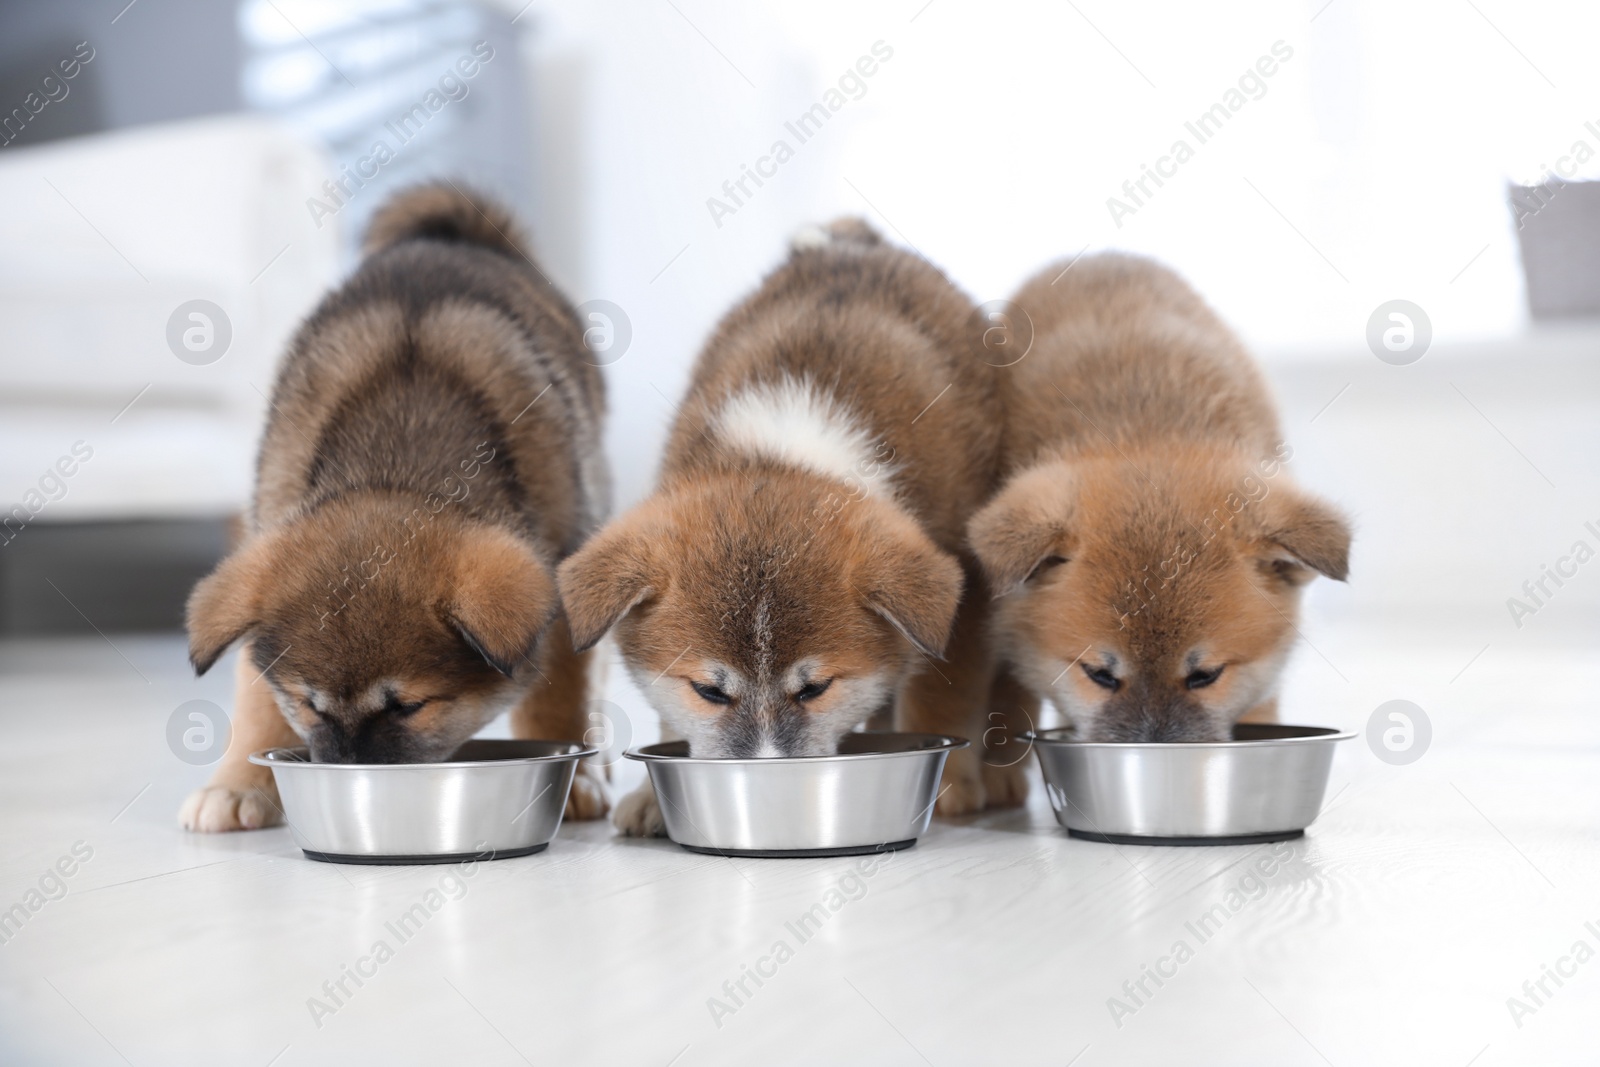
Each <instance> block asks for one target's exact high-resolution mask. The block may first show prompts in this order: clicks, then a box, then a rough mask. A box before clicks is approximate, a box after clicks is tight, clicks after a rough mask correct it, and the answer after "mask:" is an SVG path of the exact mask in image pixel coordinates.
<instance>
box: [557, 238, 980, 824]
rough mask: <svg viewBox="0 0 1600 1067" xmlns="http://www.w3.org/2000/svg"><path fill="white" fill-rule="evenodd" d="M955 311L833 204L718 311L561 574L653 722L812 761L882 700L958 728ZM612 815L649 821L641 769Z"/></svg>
mask: <svg viewBox="0 0 1600 1067" xmlns="http://www.w3.org/2000/svg"><path fill="white" fill-rule="evenodd" d="M974 314H975V311H974V308H973V306H972V304H971V302H970V301H969V300H968V299H967V298H966V297H965V296H963V295H962V294H961V293H960V292H959V291H957V290H956V289H955V287H954V286H952V285H951V284H950V283H949V282H948V281H947V280H946V279H945V277H944V276H943V275H942V274H940V273H939V271H938V270H936V269H935V268H934V267H932V266H930V265H929V264H928V263H927V262H925V261H923V260H922V259H920V258H918V257H917V256H914V255H911V254H909V253H906V252H902V251H899V250H897V249H894V248H891V247H889V246H887V245H885V244H884V243H883V242H882V241H881V240H880V238H879V237H878V236H877V234H876V233H874V232H873V231H872V230H871V229H870V228H868V227H867V226H866V225H865V224H864V223H862V222H860V221H857V220H841V221H839V222H835V223H834V224H833V225H832V226H830V227H828V228H827V229H813V230H811V231H809V232H808V233H807V234H805V235H803V236H802V237H801V238H799V239H797V241H796V244H795V247H794V250H793V251H792V253H791V255H790V257H789V259H788V261H787V262H786V263H784V264H783V265H782V266H780V267H779V268H778V269H777V270H775V271H774V272H773V273H772V274H770V275H769V276H768V277H767V278H766V279H765V280H764V281H763V283H762V285H761V287H760V288H759V289H758V290H757V291H756V292H755V293H754V294H753V295H752V296H750V297H749V298H748V299H747V300H745V301H744V302H743V303H742V304H740V305H739V306H737V307H736V308H734V310H733V311H731V312H730V313H729V314H728V315H727V317H726V318H725V319H724V320H723V321H722V323H721V324H720V325H719V326H718V327H717V329H716V331H715V333H714V334H713V336H712V337H711V339H710V341H709V342H708V343H707V345H706V347H705V350H704V352H703V353H702V354H701V356H700V360H699V362H698V364H697V366H696V368H695V371H694V374H693V377H692V380H691V382H690V385H689V389H688V393H687V395H686V397H685V398H684V400H683V403H682V405H681V407H680V409H679V411H678V415H677V419H676V422H675V424H674V427H673V430H672V433H671V437H670V440H669V442H668V446H667V452H666V456H665V460H664V463H663V467H662V472H661V480H660V486H659V488H658V489H657V490H656V491H655V493H654V494H653V495H652V496H650V497H649V498H647V499H646V500H645V501H644V502H643V503H641V504H640V505H639V506H638V507H636V508H634V509H633V510H632V511H631V512H629V513H627V514H626V515H624V516H622V517H621V518H619V519H616V520H614V521H613V522H612V523H611V524H610V525H608V526H607V527H606V528H605V529H603V530H602V531H601V532H600V533H599V534H597V535H596V536H595V538H594V539H593V540H591V541H590V542H589V543H588V544H587V545H585V546H584V547H583V548H582V549H581V550H580V551H579V552H578V553H576V554H575V555H574V556H572V557H571V558H570V559H568V560H567V561H566V562H565V563H563V564H562V565H561V568H560V571H559V576H558V577H559V582H560V588H561V595H562V600H563V603H564V604H565V606H566V611H567V618H568V620H569V622H570V624H571V626H572V632H573V636H574V637H575V639H576V641H577V644H578V647H579V648H587V647H589V646H590V645H592V644H594V642H596V641H598V640H599V639H600V637H601V635H603V634H604V633H606V632H607V631H608V630H610V629H611V628H612V627H613V626H614V627H616V638H617V643H618V645H619V646H620V648H621V650H622V655H623V659H624V661H625V663H626V664H627V668H628V670H629V671H630V672H631V673H632V675H633V677H634V679H635V680H636V681H637V682H638V684H639V687H640V689H641V690H642V691H643V692H644V694H645V695H646V697H647V698H648V699H649V701H650V702H651V704H652V705H653V706H654V707H655V709H656V710H657V711H658V712H659V713H660V716H661V723H662V734H663V736H664V737H666V738H671V739H685V740H687V741H688V742H689V750H690V752H691V753H692V754H693V755H695V756H699V757H713V758H718V757H770V756H814V755H827V754H832V753H833V752H834V751H835V750H836V746H837V743H838V740H839V738H840V737H841V736H842V735H843V734H845V733H847V732H849V731H850V730H851V729H852V728H853V727H855V726H857V725H858V724H860V723H863V722H865V721H867V720H868V719H869V718H871V717H873V716H874V715H875V714H878V713H881V717H880V721H885V722H886V720H887V714H888V710H889V709H890V707H891V706H892V705H893V704H894V703H895V701H896V698H897V697H898V699H899V701H900V703H901V712H902V720H903V721H909V722H912V723H914V724H916V725H917V726H918V727H920V728H923V729H942V730H946V731H949V732H954V733H962V734H965V733H967V732H968V730H967V725H968V723H969V722H970V720H971V719H972V718H974V717H975V715H974V711H975V709H977V710H978V711H979V713H981V708H980V705H981V703H982V699H983V696H984V687H985V686H986V685H987V683H988V671H987V662H988V656H987V652H986V651H985V649H984V646H983V641H982V634H981V630H982V627H981V626H978V625H976V624H966V625H954V623H955V617H956V610H957V606H958V604H959V603H960V601H961V597H962V588H963V568H962V565H961V563H960V561H959V560H958V558H957V552H958V550H959V549H960V546H961V543H962V539H963V536H964V528H965V524H966V521H967V519H968V518H970V517H971V515H972V513H973V512H974V511H975V509H976V508H977V507H978V506H979V505H980V504H981V503H982V501H983V500H984V499H985V498H986V497H987V495H988V494H989V493H990V492H991V491H992V488H993V484H994V474H995V458H996V448H997V444H998V433H997V426H998V414H999V412H998V407H997V405H996V400H995V395H994V383H993V377H992V375H993V374H994V371H993V369H992V368H990V367H988V366H986V365H985V364H984V362H983V351H982V347H981V331H979V330H976V329H974V326H973V318H974ZM987 599H988V598H987V596H978V597H971V598H969V600H971V601H972V602H973V603H975V604H976V605H978V607H979V609H980V610H981V608H982V606H983V605H984V603H985V602H986V601H987ZM952 629H955V630H958V631H964V632H965V639H959V640H957V641H954V642H952V641H951V634H952ZM947 644H949V645H950V651H949V653H948V655H949V656H950V660H949V662H946V663H938V664H935V662H934V661H935V660H937V659H939V658H940V656H941V655H943V654H945V653H946V646H947ZM953 762H956V761H953ZM961 768H962V770H963V771H964V773H965V774H966V775H967V777H969V778H971V779H972V780H973V783H972V784H973V785H974V786H975V787H976V788H978V789H980V790H981V783H978V782H977V777H978V771H977V768H976V765H975V764H974V765H973V766H970V767H968V766H966V765H965V764H961ZM963 795H964V796H965V794H963ZM967 802H970V798H968V800H967ZM615 821H616V824H617V826H618V827H619V828H620V829H621V830H622V831H623V832H624V833H627V834H635V835H649V834H657V833H660V832H662V822H661V815H660V811H659V810H658V808H657V806H656V799H655V796H654V794H653V793H652V792H651V790H650V788H649V785H648V783H646V785H645V786H644V787H643V788H642V789H641V790H639V791H638V792H636V793H634V794H632V795H630V796H629V797H626V798H624V799H623V800H622V801H621V802H620V803H619V804H618V806H617V812H616V815H615Z"/></svg>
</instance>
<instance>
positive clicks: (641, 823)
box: [611, 782, 667, 837]
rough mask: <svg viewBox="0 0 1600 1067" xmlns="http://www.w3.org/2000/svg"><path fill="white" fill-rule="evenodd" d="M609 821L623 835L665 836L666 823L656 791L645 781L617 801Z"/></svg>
mask: <svg viewBox="0 0 1600 1067" xmlns="http://www.w3.org/2000/svg"><path fill="white" fill-rule="evenodd" d="M611 823H612V825H613V826H615V827H616V828H617V829H618V830H621V831H622V835H623V836H624V837H666V836H667V824H666V821H665V820H664V819H662V818H661V806H660V805H659V804H658V803H656V791H655V790H654V789H653V788H651V786H650V783H649V782H646V783H644V784H643V785H641V786H640V787H639V788H638V789H635V790H634V791H633V792H631V793H629V794H628V795H627V796H625V797H623V798H622V799H621V800H619V801H618V802H617V810H616V811H615V812H613V813H612V815H611Z"/></svg>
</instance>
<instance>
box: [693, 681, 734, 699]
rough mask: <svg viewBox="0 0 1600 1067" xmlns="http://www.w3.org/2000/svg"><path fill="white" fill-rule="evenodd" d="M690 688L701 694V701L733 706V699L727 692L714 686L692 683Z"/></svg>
mask: <svg viewBox="0 0 1600 1067" xmlns="http://www.w3.org/2000/svg"><path fill="white" fill-rule="evenodd" d="M689 687H690V688H691V689H693V690H694V691H695V692H696V693H698V694H700V699H701V700H704V701H705V702H706V703H707V704H732V703H733V698H732V697H731V696H729V695H728V694H727V692H726V691H724V690H722V689H719V688H718V687H716V686H714V685H701V684H700V683H699V682H690V683H689Z"/></svg>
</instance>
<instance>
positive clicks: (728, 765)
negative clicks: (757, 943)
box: [628, 733, 967, 857]
mask: <svg viewBox="0 0 1600 1067" xmlns="http://www.w3.org/2000/svg"><path fill="white" fill-rule="evenodd" d="M966 747H967V742H966V741H965V740H963V739H962V738H959V737H945V736H943V735H941V734H890V733H863V734H846V735H845V736H844V738H843V740H841V741H840V742H839V754H838V755H836V756H800V757H792V758H789V757H778V758H771V759H692V758H690V756H689V743H688V742H687V741H665V742H662V743H661V744H658V745H646V746H644V747H643V748H638V749H634V750H633V751H631V752H629V753H628V758H629V759H636V760H642V761H643V762H644V765H645V766H646V767H647V768H649V771H650V781H651V783H652V784H653V785H654V786H655V790H656V799H657V800H658V801H659V802H660V804H661V814H662V817H663V818H664V819H665V820H666V824H667V836H668V837H670V838H672V840H674V841H676V842H677V843H678V844H680V845H682V846H683V847H684V848H686V849H688V850H689V851H690V852H709V853H713V854H715V855H721V856H770V857H783V856H791V857H793V856H855V855H861V854H863V853H870V852H892V851H894V850H896V849H902V848H909V847H910V846H912V845H914V844H916V843H917V838H918V837H920V836H921V835H922V832H923V831H924V830H926V829H927V828H928V820H929V819H930V818H932V816H933V804H934V801H935V800H937V799H938V797H939V775H940V773H941V772H942V771H943V770H944V761H945V757H947V756H949V755H950V753H952V752H954V751H955V750H956V749H958V748H966Z"/></svg>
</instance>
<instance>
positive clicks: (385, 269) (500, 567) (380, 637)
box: [181, 185, 607, 830]
mask: <svg viewBox="0 0 1600 1067" xmlns="http://www.w3.org/2000/svg"><path fill="white" fill-rule="evenodd" d="M366 248H367V253H368V255H367V258H366V260H365V261H364V262H363V263H362V265H361V268H360V269H359V270H358V271H357V272H356V274H355V275H354V276H353V277H352V278H351V279H350V280H349V281H348V282H347V283H346V284H345V285H344V286H343V287H341V288H340V289H339V290H338V291H336V292H334V293H333V294H331V295H330V296H329V297H328V298H327V299H326V300H324V301H323V303H322V305H321V307H319V308H318V309H317V311H316V312H315V313H314V314H313V315H312V316H311V317H310V319H308V320H307V322H306V323H305V325H304V326H303V327H302V328H301V330H300V332H299V334H298V335H297V336H296V338H295V340H294V342H293V344H292V345H291V348H290V351H289V353H288V355H287V356H286V357H285V359H284V362H283V365H282V367H281V368H280V371H279V375H278V381H277V385H276V388H275V389H274V392H273V397H272V403H271V412H270V414H269V417H268V423H267V427H266V432H265V435H264V437H263V441H262V446H261V454H260V460H259V465H258V469H257V479H256V495H255V500H254V505H253V509H252V514H251V516H250V522H249V529H248V532H247V536H246V538H245V540H244V542H243V543H242V544H241V545H240V546H239V547H238V548H237V550H236V551H235V552H234V553H233V554H232V555H230V556H229V557H228V558H227V559H225V560H224V561H223V562H222V563H221V564H220V565H219V566H218V567H217V569H216V571H215V572H214V573H213V574H211V575H210V576H209V577H207V578H206V579H205V580H204V581H202V582H201V583H200V584H199V585H198V586H197V587H196V588H195V591H194V594H193V596H192V597H191V599H190V602H189V619H188V622H189V640H190V656H191V659H192V660H193V662H194V665H195V669H196V670H197V671H199V672H200V673H204V672H205V671H206V670H208V669H209V668H210V667H211V666H212V664H213V663H215V662H216V660H217V659H218V658H219V657H220V656H221V655H222V654H223V653H224V652H225V651H226V650H227V648H228V647H229V646H230V645H232V644H234V643H235V642H239V641H243V642H245V644H244V653H243V655H242V657H241V660H240V664H239V671H238V675H239V691H238V699H237V703H236V707H235V718H234V723H233V729H234V739H233V743H232V744H231V746H230V748H229V751H228V753H227V754H226V755H225V756H224V758H223V761H222V763H221V764H220V766H219V767H218V769H217V771H216V774H215V776H214V777H213V780H212V783H211V785H210V786H208V787H207V788H206V789H204V790H201V791H200V792H198V793H196V794H195V795H194V796H192V797H191V798H190V799H189V801H188V802H187V803H186V804H185V805H184V809H183V811H182V813H181V818H182V821H183V822H184V824H185V825H187V826H189V827H190V828H192V829H200V830H226V829H237V828H241V827H246V828H248V827H255V826H262V825H268V824H271V823H273V822H276V821H278V818H279V814H280V813H279V812H278V810H277V797H276V791H275V789H274V787H273V784H272V778H271V775H270V772H267V771H265V770H263V769H261V768H257V767H253V766H251V765H250V764H249V763H248V762H246V759H245V757H247V756H248V755H249V754H250V752H252V751H255V750H258V749H260V748H265V747H269V746H273V745H284V744H295V743H297V742H300V741H302V740H303V742H304V743H307V744H309V746H310V748H311V753H312V757H313V758H314V759H317V760H329V761H336V762H372V763H393V762H426V761H432V760H439V759H444V758H446V757H448V756H449V755H450V753H451V752H453V751H454V750H455V749H456V747H458V746H459V745H460V743H461V742H462V741H465V740H466V739H467V738H468V737H470V736H472V735H473V734H474V733H476V732H477V730H478V729H479V728H480V727H481V726H483V725H484V724H485V723H487V722H488V721H489V720H490V719H492V718H494V717H495V716H496V715H498V714H499V713H500V712H502V711H504V710H506V709H507V708H510V707H512V706H515V712H514V714H513V716H512V727H513V732H514V733H516V735H517V736H519V737H539V738H551V739H576V738H578V737H580V736H581V735H582V733H583V726H584V724H583V716H582V711H583V703H584V698H585V696H586V689H585V671H584V667H585V662H586V659H587V657H585V656H582V655H581V654H578V653H574V652H573V651H572V647H571V642H570V640H569V639H568V633H567V630H566V626H565V625H564V623H563V622H562V621H561V620H560V618H559V597H558V595H557V592H556V585H555V577H554V569H555V567H556V566H557V564H559V562H560V561H561V560H562V559H563V558H564V557H565V556H567V555H568V554H569V553H571V552H572V551H573V550H574V549H576V548H577V546H578V545H579V544H580V543H581V542H582V541H583V540H584V538H585V537H586V536H587V535H588V534H589V533H590V532H591V531H592V530H593V529H594V527H595V526H596V525H597V523H598V521H599V519H600V517H601V514H602V512H603V510H604V508H605V506H606V501H605V497H606V492H607V489H606V484H605V474H604V469H603V466H602V465H601V464H600V461H599V458H598V456H599V440H598V434H599V420H600V417H601V413H602V408H603V397H602V383H601V379H600V376H599V372H598V370H597V369H596V368H595V367H594V366H593V365H591V364H589V363H588V362H587V361H586V360H585V350H584V347H583V342H582V327H581V325H580V323H579V322H578V319H577V316H576V314H575V313H574V312H573V310H572V308H571V307H570V306H569V305H568V303H567V302H566V300H565V299H563V298H562V297H561V295H560V294H559V293H557V292H555V291H554V290H553V289H552V288H551V287H550V285H549V283H548V282H546V281H545V280H544V278H543V276H542V275H541V274H540V273H539V272H538V270H537V268H535V267H534V266H533V265H532V263H531V262H530V261H528V260H527V258H526V256H525V254H524V252H523V251H522V244H521V241H520V238H519V237H517V236H516V231H515V229H514V227H513V224H512V221H511V219H510V217H509V215H508V214H506V213H505V212H504V211H503V210H502V209H500V208H498V207H496V206H495V205H493V204H491V203H489V202H487V201H484V200H481V199H477V198H472V197H469V196H468V195H467V194H463V193H461V192H459V191H458V190H456V189H455V188H454V187H453V186H448V185H440V186H424V187H421V188H418V189H414V190H412V191H410V192H407V193H402V194H401V195H399V196H398V197H396V198H395V199H394V200H392V201H391V202H390V203H389V204H387V205H386V206H385V207H384V208H383V209H381V210H380V211H379V212H378V214H377V216H376V218H375V219H374V221H373V224H372V227H371V230H370V232H369V234H368V238H367V242H366ZM592 779H594V775H593V774H585V775H580V776H579V780H578V782H577V784H575V785H574V792H573V794H572V800H571V801H570V805H571V810H572V811H573V813H574V814H577V815H583V816H595V815H599V814H602V813H603V812H604V810H605V798H604V792H603V790H602V789H601V788H600V787H599V784H598V781H597V780H592Z"/></svg>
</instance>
